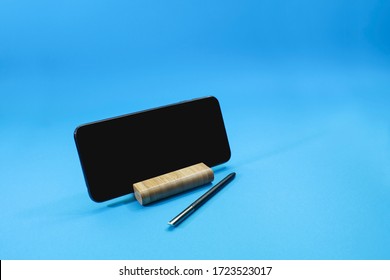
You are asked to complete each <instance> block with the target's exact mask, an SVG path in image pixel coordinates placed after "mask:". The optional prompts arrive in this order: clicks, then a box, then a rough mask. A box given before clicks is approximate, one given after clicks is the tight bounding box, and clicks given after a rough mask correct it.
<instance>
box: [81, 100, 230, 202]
mask: <svg viewBox="0 0 390 280" xmlns="http://www.w3.org/2000/svg"><path fill="white" fill-rule="evenodd" d="M74 139H75V142H76V147H77V151H78V155H79V158H80V162H81V167H82V170H83V174H84V178H85V181H86V185H87V189H88V193H89V196H90V197H91V199H92V200H93V201H96V202H103V201H107V200H110V199H113V198H116V197H120V196H123V195H126V194H129V193H131V192H133V184H134V183H137V182H139V181H143V180H146V179H149V178H152V177H155V176H159V175H162V174H165V173H168V172H171V171H175V170H177V169H180V168H184V167H187V166H190V165H193V164H197V163H200V162H203V163H205V164H206V165H208V166H209V167H212V166H215V165H218V164H221V163H224V162H227V161H228V160H229V159H230V155H231V152H230V146H229V142H228V137H227V133H226V129H225V125H224V121H223V117H222V112H221V108H220V105H219V102H218V100H217V99H216V98H215V97H213V96H209V97H203V98H198V99H193V100H190V101H184V102H180V103H176V104H172V105H167V106H163V107H158V108H154V109H150V110H145V111H141V112H136V113H132V114H128V115H123V116H118V117H114V118H110V119H105V120H101V121H97V122H93V123H88V124H84V125H81V126H79V127H77V128H76V130H75V132H74Z"/></svg>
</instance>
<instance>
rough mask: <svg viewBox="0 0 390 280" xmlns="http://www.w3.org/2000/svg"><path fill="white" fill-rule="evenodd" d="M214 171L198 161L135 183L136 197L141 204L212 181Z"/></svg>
mask: <svg viewBox="0 0 390 280" xmlns="http://www.w3.org/2000/svg"><path fill="white" fill-rule="evenodd" d="M213 180H214V172H213V171H212V170H211V168H210V167H208V166H207V165H205V164H204V163H198V164H195V165H191V166H188V167H186V168H182V169H179V170H176V171H173V172H169V173H166V174H164V175H160V176H157V177H154V178H151V179H148V180H145V181H142V182H138V183H135V184H134V185H133V188H134V195H135V198H136V199H137V200H138V202H139V203H141V205H146V204H148V203H151V202H154V201H157V200H160V199H163V198H166V197H169V196H172V195H175V194H178V193H181V192H184V191H186V190H189V189H192V188H195V187H198V186H201V185H204V184H207V183H210V182H211V181H213Z"/></svg>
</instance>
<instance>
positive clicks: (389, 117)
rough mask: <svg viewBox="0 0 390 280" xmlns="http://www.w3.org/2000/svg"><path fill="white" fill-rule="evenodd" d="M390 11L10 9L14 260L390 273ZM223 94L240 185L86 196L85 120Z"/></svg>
mask: <svg viewBox="0 0 390 280" xmlns="http://www.w3.org/2000/svg"><path fill="white" fill-rule="evenodd" d="M389 8H390V5H389V1H344V0H341V1H340V0H338V1H316V2H315V3H312V1H303V0H301V1H294V3H290V2H288V1H213V3H210V1H185V3H183V1H169V2H167V1H65V2H62V1H56V2H52V1H33V2H31V1H1V3H0V42H1V43H0V97H1V99H0V100H1V103H0V131H1V137H0V154H1V157H0V189H1V196H0V205H1V206H0V207H1V212H0V259H389V258H390V242H389V240H390V238H389V237H390V110H389V105H390V60H389V59H390V56H389V55H390V37H389V36H388V34H390V21H389V17H388V14H389V11H390V10H389ZM205 95H215V96H216V97H217V98H218V99H219V100H220V103H221V106H222V111H223V114H224V118H225V123H226V127H227V131H228V135H229V139H230V143H231V149H232V158H231V160H230V161H229V162H228V163H226V164H224V165H222V166H220V167H218V168H215V171H216V180H215V181H216V182H217V181H218V180H220V179H222V178H223V177H224V176H225V175H226V174H228V173H229V172H232V171H235V172H237V177H236V179H235V180H234V181H233V182H232V183H230V184H229V185H227V186H226V187H225V188H224V189H223V190H222V191H221V192H220V193H218V194H217V195H216V196H215V197H214V198H213V199H212V200H210V201H209V202H208V203H207V204H205V205H204V206H203V207H202V208H201V209H199V210H198V211H197V212H196V213H195V214H194V215H192V216H191V217H190V218H189V219H188V220H186V221H185V222H183V224H181V225H180V226H179V227H177V228H175V229H171V228H169V227H168V225H167V222H168V221H169V220H170V219H171V218H173V217H174V216H175V215H176V214H178V213H179V212H180V211H181V210H183V209H184V208H185V207H186V206H187V205H188V204H189V203H191V202H192V201H193V200H195V199H196V198H197V197H199V196H200V194H202V193H203V192H205V191H206V190H207V189H208V188H209V186H207V187H201V188H199V189H196V190H193V191H191V192H188V193H185V194H182V195H179V196H176V197H174V198H170V199H167V200H164V201H162V202H159V203H157V204H154V205H151V206H147V207H142V206H140V205H139V204H138V202H137V201H135V200H134V198H133V197H132V196H131V195H130V196H127V197H123V198H120V199H116V200H114V201H110V202H106V203H103V204H96V203H94V202H92V201H91V200H90V199H89V197H88V195H87V190H86V187H85V183H84V179H83V176H82V172H81V168H80V164H79V160H78V156H77V152H76V148H75V145H74V142H73V130H74V128H75V127H76V126H77V125H79V124H82V123H85V122H89V121H95V120H99V119H103V118H106V117H112V116H117V115H121V114H125V113H130V112H135V111H138V110H143V109H147V108H151V107H155V106H160V105H165V104H169V103H174V102H178V101H182V100H186V99H191V98H194V97H200V96H205Z"/></svg>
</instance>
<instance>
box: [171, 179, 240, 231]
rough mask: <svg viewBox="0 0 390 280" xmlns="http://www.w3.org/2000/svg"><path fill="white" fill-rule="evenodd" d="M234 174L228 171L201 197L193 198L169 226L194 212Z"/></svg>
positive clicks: (175, 224) (176, 223)
mask: <svg viewBox="0 0 390 280" xmlns="http://www.w3.org/2000/svg"><path fill="white" fill-rule="evenodd" d="M235 176H236V173H235V172H232V173H230V174H229V175H227V176H226V177H225V178H223V179H222V180H221V181H220V182H219V183H218V184H216V185H215V186H214V187H212V188H211V189H209V190H208V191H207V192H205V193H204V194H203V195H202V196H201V197H199V198H198V199H197V200H195V201H194V202H193V203H192V204H191V205H190V206H188V207H187V208H186V209H184V210H183V212H181V213H180V214H179V215H177V216H176V217H175V218H173V219H172V220H170V221H169V222H168V224H169V225H171V226H177V225H178V224H180V223H181V222H182V221H184V220H185V219H186V218H187V217H188V216H190V215H191V214H192V213H194V212H195V211H196V210H197V209H198V208H199V207H200V206H202V205H203V204H204V203H205V202H206V201H207V200H209V199H210V198H211V197H212V196H213V195H214V194H216V193H217V192H218V191H219V190H220V189H222V188H223V187H224V186H225V185H227V184H228V183H229V182H230V181H231V180H233V178H234V177H235Z"/></svg>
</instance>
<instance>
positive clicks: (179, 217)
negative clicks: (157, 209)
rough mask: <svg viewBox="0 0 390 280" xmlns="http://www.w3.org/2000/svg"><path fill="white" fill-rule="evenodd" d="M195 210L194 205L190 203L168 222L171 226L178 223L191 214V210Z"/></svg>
mask: <svg viewBox="0 0 390 280" xmlns="http://www.w3.org/2000/svg"><path fill="white" fill-rule="evenodd" d="M194 211H195V207H194V206H192V205H190V206H188V207H187V208H186V209H185V210H184V211H183V212H181V213H180V214H179V215H177V216H176V217H175V218H173V219H172V220H171V221H169V222H168V224H169V225H171V226H176V225H178V224H180V223H181V222H182V221H184V220H185V218H187V217H188V216H189V215H191V214H192V212H194Z"/></svg>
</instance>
